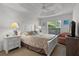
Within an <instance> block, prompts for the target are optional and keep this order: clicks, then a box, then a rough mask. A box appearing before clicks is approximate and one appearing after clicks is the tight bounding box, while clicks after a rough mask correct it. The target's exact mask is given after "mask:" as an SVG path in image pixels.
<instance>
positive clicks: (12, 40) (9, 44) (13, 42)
mask: <svg viewBox="0 0 79 59" xmlns="http://www.w3.org/2000/svg"><path fill="white" fill-rule="evenodd" d="M17 47H19V48H20V47H21V38H20V36H13V37H6V38H4V42H3V50H4V51H5V52H6V54H8V51H9V50H11V49H14V48H17Z"/></svg>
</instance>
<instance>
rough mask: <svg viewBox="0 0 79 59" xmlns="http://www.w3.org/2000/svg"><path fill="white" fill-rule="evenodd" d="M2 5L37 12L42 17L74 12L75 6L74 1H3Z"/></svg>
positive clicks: (22, 11)
mask: <svg viewBox="0 0 79 59" xmlns="http://www.w3.org/2000/svg"><path fill="white" fill-rule="evenodd" d="M1 5H3V6H5V7H8V8H11V9H12V10H15V11H17V12H20V13H31V14H36V13H37V14H39V15H38V16H39V17H40V18H41V17H50V16H55V15H60V14H63V13H67V12H72V11H73V7H74V6H75V4H74V3H3V4H1ZM34 12H35V13H34Z"/></svg>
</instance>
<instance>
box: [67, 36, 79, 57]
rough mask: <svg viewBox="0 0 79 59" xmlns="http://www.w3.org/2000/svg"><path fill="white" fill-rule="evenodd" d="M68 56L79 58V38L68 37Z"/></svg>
mask: <svg viewBox="0 0 79 59" xmlns="http://www.w3.org/2000/svg"><path fill="white" fill-rule="evenodd" d="M66 55H67V56H79V37H67V39H66Z"/></svg>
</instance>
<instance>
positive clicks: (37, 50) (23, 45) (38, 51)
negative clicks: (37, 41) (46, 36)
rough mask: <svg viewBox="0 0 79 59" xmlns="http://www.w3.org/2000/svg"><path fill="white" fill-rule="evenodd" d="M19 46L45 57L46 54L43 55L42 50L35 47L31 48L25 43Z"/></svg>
mask: <svg viewBox="0 0 79 59" xmlns="http://www.w3.org/2000/svg"><path fill="white" fill-rule="evenodd" d="M21 45H22V47H26V48H27V49H30V50H32V51H34V52H37V53H39V54H42V55H45V56H46V55H47V54H46V53H45V51H44V49H41V48H37V47H33V46H30V45H28V44H26V43H23V42H21Z"/></svg>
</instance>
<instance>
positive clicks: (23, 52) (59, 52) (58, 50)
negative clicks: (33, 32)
mask: <svg viewBox="0 0 79 59" xmlns="http://www.w3.org/2000/svg"><path fill="white" fill-rule="evenodd" d="M0 56H44V55H41V54H39V53H36V52H34V51H32V50H29V49H27V48H25V47H22V48H16V49H14V50H11V51H9V53H8V54H5V52H4V51H1V52H0ZM51 56H66V47H65V46H64V45H62V44H58V45H57V46H56V47H55V49H54V51H53V52H52V54H51Z"/></svg>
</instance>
